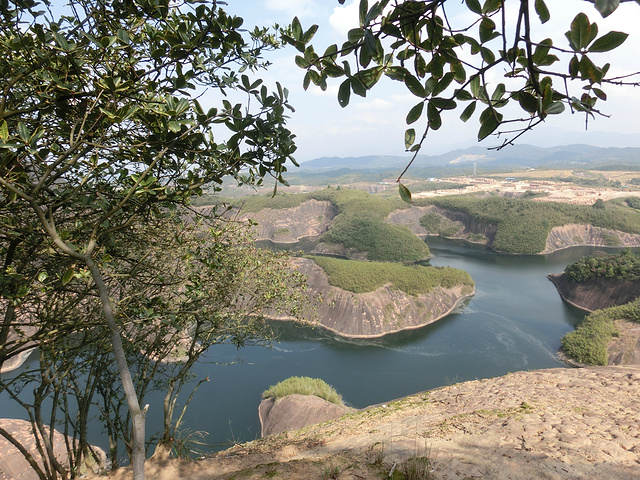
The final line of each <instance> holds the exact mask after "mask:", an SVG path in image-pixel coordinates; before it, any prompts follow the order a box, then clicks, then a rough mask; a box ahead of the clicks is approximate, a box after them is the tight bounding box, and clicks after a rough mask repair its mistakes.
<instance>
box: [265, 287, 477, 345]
mask: <svg viewBox="0 0 640 480" xmlns="http://www.w3.org/2000/svg"><path fill="white" fill-rule="evenodd" d="M472 289H473V290H472V292H471V293H469V294H467V295H463V296H461V297H460V298H459V299H457V300H456V302H455V303H454V304H453V306H452V307H451V308H450V309H449V310H447V312H446V313H444V314H442V315H440V316H438V317H436V318H434V319H432V320H431V321H429V322H428V323H422V324H419V325H411V326H409V327H403V328H399V329H397V330H393V331H389V332H385V333H380V334H376V335H349V334H347V333H343V332H341V331H340V330H337V329H334V328H331V327H329V326H327V325H324V324H323V323H320V322H317V321H316V322H311V321H309V322H300V321H299V320H296V319H295V318H293V317H280V318H277V317H268V318H267V319H268V320H273V321H278V322H291V323H295V324H299V325H303V326H310V327H320V328H322V329H323V330H325V331H327V332H330V333H333V334H334V335H337V336H339V337H340V338H346V339H349V340H374V339H378V338H382V337H386V336H387V335H395V334H397V333H401V332H407V331H411V330H418V329H420V328H424V327H428V326H429V325H432V324H434V323H436V322H438V321H440V320H442V319H443V318H445V317H447V316H449V315H451V314H452V313H453V312H454V311H455V310H456V309H458V308H460V307H461V306H462V305H463V304H464V303H465V302H467V301H468V300H469V299H471V298H472V297H473V296H474V295H475V293H476V288H475V285H474V286H473V287H472Z"/></svg>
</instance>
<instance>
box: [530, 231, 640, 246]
mask: <svg viewBox="0 0 640 480" xmlns="http://www.w3.org/2000/svg"><path fill="white" fill-rule="evenodd" d="M582 245H593V246H599V247H607V246H610V247H638V246H640V235H638V234H633V233H626V232H620V231H617V230H609V229H606V228H600V227H594V226H592V225H563V226H562V227H554V228H552V229H551V232H549V236H548V237H547V246H546V248H545V249H544V251H543V252H541V253H551V252H555V251H556V250H561V249H563V248H568V247H576V246H582Z"/></svg>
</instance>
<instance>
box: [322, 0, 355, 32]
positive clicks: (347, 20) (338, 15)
mask: <svg viewBox="0 0 640 480" xmlns="http://www.w3.org/2000/svg"><path fill="white" fill-rule="evenodd" d="M329 24H330V25H331V27H332V28H333V29H334V30H335V32H336V33H337V34H338V35H340V36H341V37H342V38H343V39H346V36H347V33H348V32H349V30H351V29H352V28H357V27H358V2H356V1H355V0H353V1H352V2H351V3H350V4H348V5H343V6H340V7H335V8H334V9H333V13H332V14H331V16H330V17H329Z"/></svg>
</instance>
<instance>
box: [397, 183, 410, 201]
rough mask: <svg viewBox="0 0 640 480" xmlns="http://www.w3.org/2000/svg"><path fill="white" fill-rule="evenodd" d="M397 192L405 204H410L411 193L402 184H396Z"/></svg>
mask: <svg viewBox="0 0 640 480" xmlns="http://www.w3.org/2000/svg"><path fill="white" fill-rule="evenodd" d="M398 190H399V192H400V198H401V199H402V200H404V201H405V202H407V203H411V202H412V200H411V191H410V190H409V189H408V188H407V187H405V186H404V185H403V184H402V183H400V182H398Z"/></svg>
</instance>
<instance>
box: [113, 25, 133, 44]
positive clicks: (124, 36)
mask: <svg viewBox="0 0 640 480" xmlns="http://www.w3.org/2000/svg"><path fill="white" fill-rule="evenodd" d="M116 36H117V37H118V40H120V41H121V42H122V43H123V44H125V45H129V44H131V39H130V38H129V34H128V33H127V31H126V30H123V29H121V28H119V29H118V31H117V32H116Z"/></svg>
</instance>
